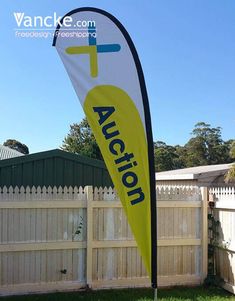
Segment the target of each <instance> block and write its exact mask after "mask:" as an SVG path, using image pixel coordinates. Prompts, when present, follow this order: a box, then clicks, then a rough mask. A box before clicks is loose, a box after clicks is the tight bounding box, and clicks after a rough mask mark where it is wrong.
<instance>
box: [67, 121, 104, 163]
mask: <svg viewBox="0 0 235 301" xmlns="http://www.w3.org/2000/svg"><path fill="white" fill-rule="evenodd" d="M61 148H62V149H63V150H65V151H68V152H71V153H75V154H79V155H84V156H87V157H90V158H94V159H99V160H103V158H102V155H101V152H100V149H99V147H98V144H97V142H96V140H95V136H94V134H93V133H92V130H91V128H90V126H89V124H88V121H87V119H86V118H84V119H83V120H82V121H81V122H80V123H79V124H78V123H74V124H73V125H71V126H70V131H69V134H68V135H67V136H66V137H65V138H64V141H63V145H62V147H61Z"/></svg>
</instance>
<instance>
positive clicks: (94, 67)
mask: <svg viewBox="0 0 235 301" xmlns="http://www.w3.org/2000/svg"><path fill="white" fill-rule="evenodd" d="M95 33H96V28H95V27H89V28H88V34H89V40H88V41H89V46H73V47H68V48H66V50H65V51H66V53H68V54H88V55H89V58H90V75H91V77H97V76H98V53H106V52H118V51H120V49H121V46H120V45H119V44H102V45H97V43H96V37H95V36H96V35H95Z"/></svg>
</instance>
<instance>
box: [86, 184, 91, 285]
mask: <svg viewBox="0 0 235 301" xmlns="http://www.w3.org/2000/svg"><path fill="white" fill-rule="evenodd" d="M85 194H86V201H87V259H86V278H87V279H86V281H87V286H88V287H90V288H91V287H92V240H93V208H92V205H93V204H92V202H93V189H92V186H86V187H85Z"/></svg>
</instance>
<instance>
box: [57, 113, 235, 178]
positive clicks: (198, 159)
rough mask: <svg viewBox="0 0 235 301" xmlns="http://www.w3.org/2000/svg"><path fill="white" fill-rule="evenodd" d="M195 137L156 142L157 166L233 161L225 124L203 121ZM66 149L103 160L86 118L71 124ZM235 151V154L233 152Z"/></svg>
mask: <svg viewBox="0 0 235 301" xmlns="http://www.w3.org/2000/svg"><path fill="white" fill-rule="evenodd" d="M192 135H193V137H192V138H191V139H190V140H189V141H188V142H187V143H186V144H185V145H184V146H180V145H175V146H171V145H167V144H166V143H165V142H162V141H156V142H154V159H155V170H156V171H158V172H160V171H165V170H173V169H180V168H185V167H192V166H199V165H210V164H222V163H230V162H232V160H233V159H232V158H233V156H234V157H235V141H234V140H229V141H227V142H225V141H223V140H222V138H221V128H220V127H216V128H213V127H211V126H210V124H207V123H205V122H199V123H197V124H196V125H195V127H194V129H193V131H192ZM61 148H62V149H63V150H66V151H68V152H72V153H75V154H80V155H84V156H88V157H91V158H95V159H100V160H103V158H102V155H101V152H100V149H99V147H98V144H97V142H96V140H95V137H94V134H93V133H92V130H91V128H90V126H89V124H88V121H87V119H86V118H84V119H83V120H82V121H81V122H80V123H74V124H73V125H71V126H70V131H69V133H68V135H67V136H66V137H65V139H64V141H63V145H62V147H61ZM233 154H234V155H233Z"/></svg>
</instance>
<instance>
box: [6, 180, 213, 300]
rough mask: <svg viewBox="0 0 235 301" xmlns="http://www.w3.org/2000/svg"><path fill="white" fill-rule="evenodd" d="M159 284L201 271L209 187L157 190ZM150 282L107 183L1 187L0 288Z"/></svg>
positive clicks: (185, 280)
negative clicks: (69, 185)
mask: <svg viewBox="0 0 235 301" xmlns="http://www.w3.org/2000/svg"><path fill="white" fill-rule="evenodd" d="M157 200H158V202H157V207H158V210H157V223H158V227H157V228H158V260H157V262H158V271H157V272H158V283H159V286H170V285H186V284H199V283H201V282H202V281H203V279H204V278H205V276H206V273H207V190H206V188H203V189H198V188H196V187H188V188H174V189H165V188H159V189H157ZM86 285H89V286H90V287H92V288H104V287H115V286H123V287H126V286H128V287H133V286H149V285H150V280H149V278H148V276H147V273H146V270H145V268H144V265H143V263H142V260H141V257H140V255H139V252H138V249H137V247H136V243H135V241H134V239H133V236H132V233H131V231H130V228H129V225H128V223H127V219H126V216H125V213H124V210H123V208H122V205H121V203H120V200H119V198H118V196H117V195H116V193H115V191H114V190H112V189H111V188H94V189H93V188H92V187H90V186H87V187H85V188H82V187H79V188H78V187H75V188H72V187H69V188H67V187H64V188H62V187H59V188H56V187H54V188H52V187H48V188H46V187H42V188H40V187H37V188H35V187H32V188H29V187H26V188H24V187H21V188H18V187H15V188H13V187H10V188H6V187H4V188H3V189H2V190H1V189H0V294H15V293H20V292H29V291H32V292H37V291H49V290H55V289H58V290H70V289H78V288H79V287H84V286H86Z"/></svg>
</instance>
